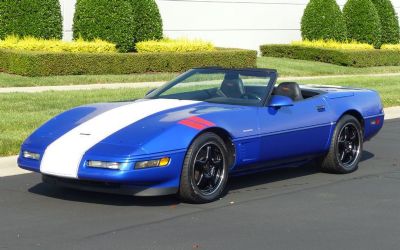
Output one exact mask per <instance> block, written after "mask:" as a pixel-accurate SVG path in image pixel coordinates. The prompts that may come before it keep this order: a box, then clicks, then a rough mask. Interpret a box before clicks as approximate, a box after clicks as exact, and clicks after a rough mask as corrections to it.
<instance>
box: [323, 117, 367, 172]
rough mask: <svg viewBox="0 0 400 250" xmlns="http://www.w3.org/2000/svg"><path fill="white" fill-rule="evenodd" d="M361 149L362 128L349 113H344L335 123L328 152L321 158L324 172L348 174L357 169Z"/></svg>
mask: <svg viewBox="0 0 400 250" xmlns="http://www.w3.org/2000/svg"><path fill="white" fill-rule="evenodd" d="M362 151H363V129H362V127H361V124H360V122H359V121H358V120H357V119H356V118H355V117H354V116H351V115H344V116H343V117H342V118H341V119H340V120H339V121H338V123H337V124H336V128H335V131H334V133H333V137H332V140H331V145H330V148H329V152H328V154H327V155H326V156H325V157H324V158H322V159H321V162H320V164H321V169H322V171H324V172H329V173H335V174H348V173H351V172H354V171H356V170H357V169H358V163H359V162H360V159H361V156H362Z"/></svg>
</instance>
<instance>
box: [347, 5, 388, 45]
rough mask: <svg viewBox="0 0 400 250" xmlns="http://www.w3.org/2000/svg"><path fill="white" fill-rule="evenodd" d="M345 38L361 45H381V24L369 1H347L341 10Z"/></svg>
mask: <svg viewBox="0 0 400 250" xmlns="http://www.w3.org/2000/svg"><path fill="white" fill-rule="evenodd" d="M343 13H344V17H345V20H346V26H347V37H348V38H349V39H350V40H356V41H358V42H362V43H369V44H373V45H374V46H375V47H379V46H380V45H381V24H380V20H379V16H378V12H377V11H376V8H375V6H374V4H373V3H372V2H371V0H348V2H347V3H346V5H345V6H344V9H343Z"/></svg>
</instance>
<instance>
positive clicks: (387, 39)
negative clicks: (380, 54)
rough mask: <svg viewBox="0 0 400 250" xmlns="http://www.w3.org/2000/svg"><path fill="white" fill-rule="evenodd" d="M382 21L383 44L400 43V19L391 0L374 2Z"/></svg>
mask: <svg viewBox="0 0 400 250" xmlns="http://www.w3.org/2000/svg"><path fill="white" fill-rule="evenodd" d="M372 2H373V3H374V5H375V8H376V10H377V11H378V15H379V18H380V21H381V27H382V40H381V42H382V44H387V43H392V44H396V43H399V41H400V29H399V19H398V17H397V13H396V11H395V10H394V8H393V5H392V2H391V1H390V0H372Z"/></svg>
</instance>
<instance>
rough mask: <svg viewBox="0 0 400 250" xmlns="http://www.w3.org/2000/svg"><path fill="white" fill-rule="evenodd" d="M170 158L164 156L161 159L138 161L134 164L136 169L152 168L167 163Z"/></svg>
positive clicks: (163, 165)
mask: <svg viewBox="0 0 400 250" xmlns="http://www.w3.org/2000/svg"><path fill="white" fill-rule="evenodd" d="M169 162H170V158H168V157H164V158H161V159H156V160H149V161H138V162H136V164H135V168H136V169H143V168H154V167H165V166H167V165H168V164H169Z"/></svg>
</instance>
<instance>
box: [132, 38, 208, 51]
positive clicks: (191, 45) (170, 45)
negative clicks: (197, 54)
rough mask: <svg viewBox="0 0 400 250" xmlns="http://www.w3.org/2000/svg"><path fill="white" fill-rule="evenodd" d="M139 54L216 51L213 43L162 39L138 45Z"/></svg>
mask: <svg viewBox="0 0 400 250" xmlns="http://www.w3.org/2000/svg"><path fill="white" fill-rule="evenodd" d="M136 50H137V51H138V52H139V53H148V52H193V51H212V50H215V47H214V45H213V44H212V43H211V42H206V41H203V40H189V39H184V38H181V39H175V40H174V39H162V40H158V41H154V40H153V41H145V42H139V43H137V44H136Z"/></svg>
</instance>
